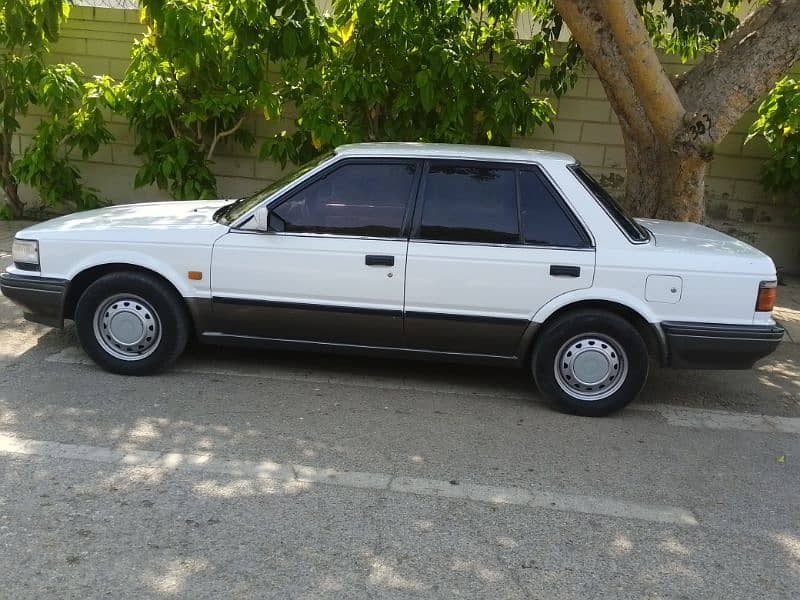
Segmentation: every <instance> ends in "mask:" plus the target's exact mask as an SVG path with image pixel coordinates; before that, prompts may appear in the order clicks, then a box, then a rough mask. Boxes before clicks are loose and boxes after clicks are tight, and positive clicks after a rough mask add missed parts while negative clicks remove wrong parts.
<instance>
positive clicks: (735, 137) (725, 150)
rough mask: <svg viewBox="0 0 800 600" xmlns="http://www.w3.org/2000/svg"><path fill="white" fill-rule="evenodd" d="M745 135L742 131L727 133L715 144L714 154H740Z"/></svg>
mask: <svg viewBox="0 0 800 600" xmlns="http://www.w3.org/2000/svg"><path fill="white" fill-rule="evenodd" d="M744 138H745V135H744V134H743V133H729V134H728V135H727V136H725V138H724V139H723V140H722V142H720V143H719V144H717V147H716V150H715V155H716V156H720V155H727V156H740V155H741V154H742V150H743V148H742V146H743V144H744Z"/></svg>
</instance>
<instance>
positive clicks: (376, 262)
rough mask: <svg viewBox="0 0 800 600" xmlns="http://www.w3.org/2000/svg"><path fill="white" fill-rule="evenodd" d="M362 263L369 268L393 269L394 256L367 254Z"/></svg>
mask: <svg viewBox="0 0 800 600" xmlns="http://www.w3.org/2000/svg"><path fill="white" fill-rule="evenodd" d="M364 262H365V263H366V264H367V265H368V266H370V267H393V266H394V256H389V255H386V254H367V256H366V258H365V259H364Z"/></svg>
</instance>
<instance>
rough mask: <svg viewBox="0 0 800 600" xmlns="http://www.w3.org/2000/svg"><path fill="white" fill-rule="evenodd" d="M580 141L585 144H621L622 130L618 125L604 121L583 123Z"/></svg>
mask: <svg viewBox="0 0 800 600" xmlns="http://www.w3.org/2000/svg"><path fill="white" fill-rule="evenodd" d="M581 141H582V142H584V143H587V144H613V145H619V146H621V145H622V143H623V142H622V130H621V129H620V128H619V125H613V124H610V123H608V124H606V123H584V124H583V130H582V132H581Z"/></svg>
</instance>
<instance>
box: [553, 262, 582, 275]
mask: <svg viewBox="0 0 800 600" xmlns="http://www.w3.org/2000/svg"><path fill="white" fill-rule="evenodd" d="M550 275H552V276H554V277H580V276H581V268H580V267H575V266H573V265H550Z"/></svg>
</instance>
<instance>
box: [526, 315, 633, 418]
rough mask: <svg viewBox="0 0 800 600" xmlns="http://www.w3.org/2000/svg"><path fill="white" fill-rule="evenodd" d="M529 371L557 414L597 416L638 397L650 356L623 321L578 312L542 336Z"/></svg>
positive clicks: (556, 324) (548, 327)
mask: <svg viewBox="0 0 800 600" xmlns="http://www.w3.org/2000/svg"><path fill="white" fill-rule="evenodd" d="M531 367H532V371H533V375H534V377H535V379H536V383H537V384H538V386H539V389H540V390H541V391H542V393H543V394H544V395H545V396H547V397H548V398H549V399H550V400H552V401H554V402H555V403H556V405H557V406H559V407H560V408H561V409H562V410H564V411H566V412H569V413H573V414H578V415H584V416H590V417H600V416H605V415H608V414H610V413H612V412H615V411H618V410H620V409H621V408H623V407H624V406H626V405H627V404H628V403H630V402H631V401H632V400H633V399H634V398H635V397H636V396H637V395H638V394H639V392H640V391H641V389H642V387H643V386H644V383H645V381H646V380H647V371H648V367H649V358H648V353H647V345H646V344H645V342H644V340H643V339H642V336H641V335H640V334H639V332H638V331H637V330H636V328H635V327H634V326H633V325H631V324H630V323H629V322H628V321H626V320H625V319H623V318H622V317H620V316H618V315H615V314H613V313H606V312H601V311H577V312H573V313H569V314H566V315H564V316H563V317H561V318H559V319H558V320H557V321H556V322H554V323H553V324H551V325H549V326H547V328H546V329H545V330H544V331H543V332H542V334H541V337H540V338H539V340H538V343H537V345H536V349H535V351H534V354H533V359H532V365H531Z"/></svg>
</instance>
